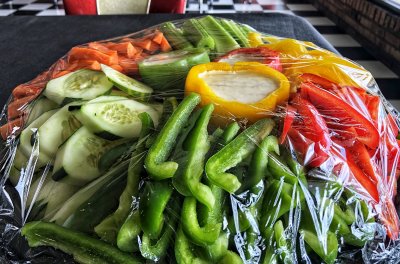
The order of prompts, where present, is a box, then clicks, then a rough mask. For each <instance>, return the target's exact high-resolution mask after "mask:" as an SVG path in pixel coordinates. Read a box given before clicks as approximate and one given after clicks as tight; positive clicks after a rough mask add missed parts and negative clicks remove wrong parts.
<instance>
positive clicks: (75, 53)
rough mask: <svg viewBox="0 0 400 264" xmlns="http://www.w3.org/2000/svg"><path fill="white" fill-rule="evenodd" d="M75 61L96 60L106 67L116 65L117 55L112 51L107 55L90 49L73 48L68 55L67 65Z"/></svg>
mask: <svg viewBox="0 0 400 264" xmlns="http://www.w3.org/2000/svg"><path fill="white" fill-rule="evenodd" d="M77 60H96V61H98V62H99V63H102V64H106V65H114V64H118V53H117V52H116V51H114V50H112V51H109V52H107V54H105V53H103V52H100V51H98V50H95V49H91V48H84V47H74V48H72V49H71V51H70V52H69V54H68V63H72V62H74V61H77Z"/></svg>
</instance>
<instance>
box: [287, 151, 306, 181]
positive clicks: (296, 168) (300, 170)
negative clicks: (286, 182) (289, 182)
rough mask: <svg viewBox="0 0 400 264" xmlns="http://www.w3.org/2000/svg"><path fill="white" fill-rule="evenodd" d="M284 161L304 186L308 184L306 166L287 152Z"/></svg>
mask: <svg viewBox="0 0 400 264" xmlns="http://www.w3.org/2000/svg"><path fill="white" fill-rule="evenodd" d="M282 157H283V161H284V162H285V163H286V164H287V166H288V167H289V169H290V170H291V171H292V172H293V173H294V175H296V176H297V177H298V178H299V179H300V180H301V181H302V182H303V183H304V184H306V183H307V180H306V173H305V170H304V166H302V165H301V164H300V163H299V162H298V161H297V160H295V159H294V158H293V157H292V155H291V154H290V153H289V152H288V151H287V150H286V151H284V152H283V155H282Z"/></svg>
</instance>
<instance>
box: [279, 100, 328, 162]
mask: <svg viewBox="0 0 400 264" xmlns="http://www.w3.org/2000/svg"><path fill="white" fill-rule="evenodd" d="M296 111H297V113H296ZM296 114H297V116H296ZM286 135H288V136H289V138H290V142H291V144H292V145H293V147H294V149H295V150H296V151H297V153H299V154H300V155H301V157H302V159H303V161H304V163H305V164H306V165H309V166H312V167H318V166H320V165H321V164H322V163H324V162H325V161H326V160H327V159H328V157H329V154H328V153H329V150H330V147H331V139H330V137H329V131H328V127H327V125H326V123H325V121H324V119H323V118H322V116H321V115H320V113H319V112H318V110H317V109H316V108H315V107H314V106H313V105H312V104H311V103H310V102H308V101H307V100H305V99H302V98H300V96H298V95H297V96H296V97H295V98H294V99H293V100H292V101H291V105H289V106H288V107H287V113H286V116H285V120H284V126H283V132H282V135H281V139H280V140H281V142H283V141H284V140H285V138H286Z"/></svg>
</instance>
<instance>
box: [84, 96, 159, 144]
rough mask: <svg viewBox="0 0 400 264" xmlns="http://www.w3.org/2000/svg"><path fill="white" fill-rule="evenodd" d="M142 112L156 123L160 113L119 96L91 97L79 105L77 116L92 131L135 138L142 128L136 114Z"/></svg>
mask: <svg viewBox="0 0 400 264" xmlns="http://www.w3.org/2000/svg"><path fill="white" fill-rule="evenodd" d="M143 112H146V113H148V114H149V115H150V116H151V118H152V119H153V120H154V123H155V125H158V120H159V117H160V115H159V113H158V112H157V111H156V110H155V109H154V108H153V107H151V106H149V105H146V104H143V103H140V102H137V101H135V100H133V99H128V98H126V97H121V96H101V97H98V98H96V99H93V100H91V101H89V102H87V103H86V104H84V105H83V106H82V107H81V109H80V111H79V114H77V118H78V119H79V120H80V121H81V122H82V123H83V124H84V125H85V126H87V127H88V128H89V129H90V130H91V131H92V132H94V133H101V134H104V133H102V132H107V133H109V134H111V135H115V136H118V137H122V138H136V137H138V136H139V133H140V130H141V129H142V122H140V119H139V117H138V115H139V114H140V113H143Z"/></svg>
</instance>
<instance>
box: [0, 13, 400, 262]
mask: <svg viewBox="0 0 400 264" xmlns="http://www.w3.org/2000/svg"><path fill="white" fill-rule="evenodd" d="M299 63H301V67H299V66H296V65H299ZM341 67H342V68H341ZM343 67H347V68H348V70H347V71H349V69H354V70H355V71H357V72H358V73H359V74H361V73H364V74H365V76H366V77H365V78H367V77H368V76H370V74H369V73H368V72H366V71H365V70H363V69H362V68H360V67H359V66H357V65H355V64H353V63H351V62H349V61H347V60H345V59H343V58H341V57H338V56H336V55H335V54H333V53H330V52H328V51H325V50H321V49H319V48H317V47H316V46H314V45H313V44H311V43H305V42H299V41H296V40H290V39H279V38H276V37H272V36H266V35H263V34H261V33H258V32H256V31H255V30H253V29H251V28H250V27H247V26H244V25H241V24H238V23H236V22H234V21H232V20H226V19H217V18H214V17H211V16H206V17H200V18H193V19H188V20H185V21H183V22H182V23H181V24H180V26H177V24H174V23H171V22H167V23H164V24H162V25H160V26H159V27H157V29H155V30H149V31H143V32H141V33H140V34H137V35H133V36H129V37H125V38H122V39H120V40H119V41H118V42H117V41H104V42H93V43H89V44H88V45H86V46H79V47H75V48H73V49H72V50H71V51H70V52H69V53H68V54H67V56H66V57H65V58H64V59H62V60H60V61H58V62H57V63H56V64H55V65H53V67H52V68H51V69H50V70H49V71H48V72H46V73H44V74H43V75H41V76H39V77H38V78H37V79H35V80H34V81H32V82H31V83H28V84H23V85H20V86H18V87H16V88H15V90H14V91H13V98H14V99H13V101H12V102H11V103H10V104H9V105H8V119H9V122H8V123H7V124H5V125H3V126H2V127H1V133H2V136H3V138H4V139H8V140H9V142H11V143H10V144H13V145H12V146H10V150H11V152H12V157H11V158H10V162H8V163H7V164H4V166H3V167H4V168H6V169H5V170H6V173H5V175H6V176H7V177H8V180H9V182H10V184H12V185H13V186H15V188H16V189H17V190H21V189H24V191H23V195H21V197H20V198H21V201H20V203H21V205H22V208H23V221H24V222H26V223H25V224H24V226H23V227H22V229H21V234H22V236H23V237H25V239H26V240H27V242H28V244H29V246H30V247H38V246H51V247H53V248H56V249H59V250H61V251H64V252H65V253H68V254H70V255H72V256H73V258H74V260H76V261H77V262H79V263H145V262H148V261H150V262H168V263H169V262H171V263H175V262H176V263H296V262H300V261H305V262H307V261H311V262H324V263H334V262H335V261H336V260H337V259H338V258H340V257H341V252H346V251H347V250H349V251H354V250H360V249H361V248H362V247H364V246H365V245H366V243H369V242H371V241H375V240H376V239H377V236H378V235H379V236H380V235H382V232H383V233H384V234H386V235H387V240H388V241H395V240H397V239H398V234H399V218H398V215H397V212H396V208H395V206H394V203H393V198H394V197H395V196H396V194H397V189H396V188H397V187H396V183H397V179H398V177H399V169H400V160H399V159H400V144H399V139H398V134H399V127H398V125H397V123H396V122H397V121H396V119H395V117H394V116H393V115H392V114H391V113H388V112H387V110H386V109H385V108H384V105H383V103H382V102H381V98H380V97H379V96H378V95H374V94H372V93H369V92H368V91H367V90H365V89H364V88H363V87H365V85H364V84H363V80H361V81H358V80H357V81H355V80H354V79H355V78H354V77H353V76H350V74H349V72H346V71H343V70H342V69H343ZM371 78H372V77H371ZM364 80H365V79H364ZM11 139H13V140H11Z"/></svg>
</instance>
